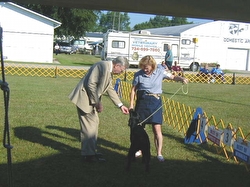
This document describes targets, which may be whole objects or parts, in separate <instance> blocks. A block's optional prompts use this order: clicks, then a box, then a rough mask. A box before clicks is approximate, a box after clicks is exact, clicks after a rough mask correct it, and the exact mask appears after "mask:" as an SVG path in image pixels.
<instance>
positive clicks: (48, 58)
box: [0, 2, 61, 63]
mask: <svg viewBox="0 0 250 187" xmlns="http://www.w3.org/2000/svg"><path fill="white" fill-rule="evenodd" d="M60 25H61V23H60V22H58V21H55V20H53V19H50V18H48V17H45V16H43V15H41V14H38V13H36V12H34V11H31V10H29V9H26V8H24V7H21V6H19V5H16V4H14V3H10V2H0V26H1V27H2V29H3V36H2V40H3V56H4V58H5V59H6V60H8V61H18V62H42V63H52V62H53V39H54V29H55V28H57V27H59V26H60Z"/></svg>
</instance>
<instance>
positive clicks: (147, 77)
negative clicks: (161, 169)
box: [129, 55, 188, 162]
mask: <svg viewBox="0 0 250 187" xmlns="http://www.w3.org/2000/svg"><path fill="white" fill-rule="evenodd" d="M139 67H140V69H141V70H139V71H138V72H136V73H135V74H134V79H133V82H132V89H131V95H130V107H129V108H130V109H133V108H134V104H135V111H136V112H137V113H139V115H140V120H141V121H143V124H144V125H145V124H151V125H152V129H153V133H154V143H155V147H156V151H157V159H158V160H159V161H160V162H163V161H164V157H163V155H162V144H163V136H162V131H161V125H162V121H163V119H162V108H161V106H162V100H161V94H162V80H163V79H171V80H174V81H181V82H183V83H187V82H188V80H187V79H185V78H183V77H179V76H173V75H172V74H171V73H168V72H167V71H165V70H164V69H162V68H157V63H156V61H155V60H154V58H153V57H152V56H150V55H147V56H145V57H143V58H142V59H141V60H140V62H139ZM135 96H136V97H135ZM135 98H136V103H134V102H135ZM159 108H160V109H159ZM156 111H157V112H156ZM152 114H153V115H152ZM136 155H137V156H139V155H140V152H138V153H137V154H136Z"/></svg>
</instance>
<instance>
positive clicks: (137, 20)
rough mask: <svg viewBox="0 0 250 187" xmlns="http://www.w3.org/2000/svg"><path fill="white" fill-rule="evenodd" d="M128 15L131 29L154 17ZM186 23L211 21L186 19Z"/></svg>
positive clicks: (137, 14)
mask: <svg viewBox="0 0 250 187" xmlns="http://www.w3.org/2000/svg"><path fill="white" fill-rule="evenodd" d="M128 15H129V17H130V23H131V24H130V27H131V28H133V27H134V25H136V24H138V23H142V22H146V21H149V19H150V18H153V17H155V15H152V14H139V13H128ZM188 21H193V22H194V23H203V22H208V21H211V20H206V19H196V18H188Z"/></svg>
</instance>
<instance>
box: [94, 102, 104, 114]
mask: <svg viewBox="0 0 250 187" xmlns="http://www.w3.org/2000/svg"><path fill="white" fill-rule="evenodd" d="M95 108H96V111H97V112H99V113H100V112H102V111H103V106H102V103H101V102H99V103H97V104H96V105H95Z"/></svg>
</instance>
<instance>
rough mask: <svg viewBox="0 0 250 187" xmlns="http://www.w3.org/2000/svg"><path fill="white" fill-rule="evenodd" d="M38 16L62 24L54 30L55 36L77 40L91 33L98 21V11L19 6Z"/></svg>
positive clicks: (34, 5)
mask: <svg viewBox="0 0 250 187" xmlns="http://www.w3.org/2000/svg"><path fill="white" fill-rule="evenodd" d="M20 5H21V6H23V7H26V8H28V9H30V10H33V11H35V12H37V13H39V14H42V15H44V16H47V17H50V18H52V19H54V20H57V21H59V22H61V23H62V25H61V26H60V27H59V28H57V29H56V30H55V34H56V35H57V36H74V37H75V38H79V37H82V36H84V35H85V33H86V32H88V31H92V29H93V28H94V27H95V25H96V22H97V20H98V15H99V13H100V11H95V10H85V9H76V8H65V7H56V6H46V5H38V4H20Z"/></svg>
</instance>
